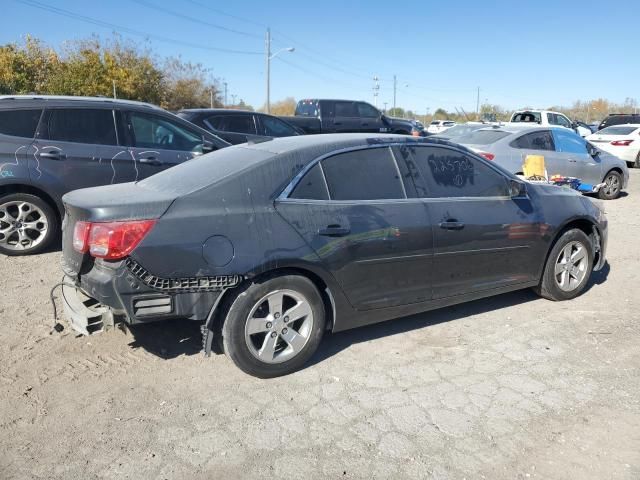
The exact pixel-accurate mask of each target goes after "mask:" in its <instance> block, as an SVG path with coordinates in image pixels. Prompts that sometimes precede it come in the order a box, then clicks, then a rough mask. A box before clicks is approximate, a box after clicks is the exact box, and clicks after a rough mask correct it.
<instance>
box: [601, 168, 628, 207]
mask: <svg viewBox="0 0 640 480" xmlns="http://www.w3.org/2000/svg"><path fill="white" fill-rule="evenodd" d="M604 184H605V185H604V187H602V188H601V189H600V191H599V192H598V196H599V197H600V199H601V200H615V199H616V198H618V197H619V196H620V192H621V191H622V175H620V174H619V173H618V172H616V171H615V170H611V171H610V172H609V173H607V175H606V176H605V177H604Z"/></svg>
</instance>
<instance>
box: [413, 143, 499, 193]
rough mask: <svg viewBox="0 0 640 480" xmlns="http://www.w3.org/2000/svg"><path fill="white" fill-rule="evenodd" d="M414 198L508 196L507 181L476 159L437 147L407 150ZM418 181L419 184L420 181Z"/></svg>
mask: <svg viewBox="0 0 640 480" xmlns="http://www.w3.org/2000/svg"><path fill="white" fill-rule="evenodd" d="M411 151H412V154H413V159H414V161H415V164H416V167H417V169H418V171H417V172H414V175H417V176H418V179H417V182H416V188H417V190H418V195H419V196H421V197H430V198H451V197H496V196H505V195H508V190H507V181H506V179H505V178H504V177H503V176H502V175H501V174H500V173H498V172H496V171H495V170H493V169H492V168H491V167H489V166H488V165H486V164H485V163H484V162H482V161H481V160H478V159H477V158H474V157H471V156H469V155H466V154H464V153H462V152H458V151H455V150H450V149H448V148H440V147H414V148H412V149H411ZM420 180H421V181H420Z"/></svg>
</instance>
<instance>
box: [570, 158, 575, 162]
mask: <svg viewBox="0 0 640 480" xmlns="http://www.w3.org/2000/svg"><path fill="white" fill-rule="evenodd" d="M576 162H577V160H574V159H573V158H570V159H569V163H576Z"/></svg>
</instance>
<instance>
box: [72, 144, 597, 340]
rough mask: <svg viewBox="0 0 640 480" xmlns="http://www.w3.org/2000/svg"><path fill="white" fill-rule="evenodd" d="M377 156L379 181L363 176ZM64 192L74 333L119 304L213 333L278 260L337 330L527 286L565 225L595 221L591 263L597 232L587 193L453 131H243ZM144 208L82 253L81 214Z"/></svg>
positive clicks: (105, 221)
mask: <svg viewBox="0 0 640 480" xmlns="http://www.w3.org/2000/svg"><path fill="white" fill-rule="evenodd" d="M370 162H371V164H370V165H369V163H370ZM353 165H359V169H360V170H359V171H360V174H359V176H360V178H354V177H351V176H349V168H351V166H353ZM387 167H388V172H389V173H388V175H389V177H388V180H389V181H388V182H383V183H381V184H380V185H378V184H375V183H372V181H370V178H371V175H385V173H384V171H386V170H385V169H387ZM372 172H375V173H372ZM380 172H383V173H380ZM370 174H371V175H370ZM434 179H435V182H434ZM474 182H475V183H474ZM356 185H358V186H357V187H356ZM367 185H368V186H369V187H367ZM381 185H382V186H381ZM378 187H380V188H381V189H382V190H381V191H380V192H378V193H377V194H375V195H369V194H368V193H367V188H372V189H375V188H378ZM359 195H360V196H361V197H363V198H359ZM368 197H374V198H368ZM375 197H381V198H375ZM64 204H65V210H66V217H65V226H64V240H63V250H64V258H63V269H64V272H65V275H66V280H65V283H66V287H65V290H64V291H65V302H66V307H67V311H68V313H69V316H70V317H71V320H72V323H73V324H75V326H76V328H78V329H79V330H80V331H82V332H83V333H91V332H92V331H98V330H101V329H102V328H103V326H104V323H105V322H107V323H108V322H110V321H111V318H112V317H113V316H120V317H122V319H123V320H124V321H125V322H127V323H129V324H137V323H145V322H150V321H156V320H162V319H169V318H184V319H190V320H194V321H200V322H203V321H206V322H207V323H206V332H207V334H209V332H213V334H215V335H220V332H221V331H222V325H223V324H224V322H225V315H226V312H227V311H228V305H232V304H233V299H234V298H235V297H234V296H237V293H236V292H244V291H247V290H246V288H248V287H247V286H248V285H252V284H255V283H259V282H260V281H263V280H261V279H265V278H266V279H273V278H274V277H277V276H278V275H285V274H286V275H296V276H301V277H304V278H306V279H308V280H309V281H311V282H312V283H313V285H314V286H315V288H316V289H317V291H318V294H319V295H320V296H321V298H322V299H323V302H324V307H323V308H324V311H325V313H326V319H325V320H326V322H324V323H323V328H324V329H327V330H332V331H340V330H345V329H349V328H354V327H358V326H362V325H366V324H371V323H375V322H379V321H383V320H389V319H392V318H397V317H401V316H405V315H409V314H414V313H417V312H422V311H426V310H430V309H434V308H439V307H443V306H447V305H451V304H456V303H460V302H464V301H467V300H472V299H476V298H481V297H486V296H490V295H495V294H499V293H502V292H507V291H511V290H516V289H521V288H527V287H533V286H536V285H538V284H539V283H540V278H541V275H542V272H543V268H544V264H545V260H546V258H547V256H548V254H549V251H550V248H551V247H552V246H553V244H554V242H555V241H556V240H557V239H558V237H559V235H560V234H561V233H562V232H563V231H565V230H566V229H567V228H577V229H580V230H582V231H583V232H585V234H586V235H588V236H589V238H590V239H591V242H592V244H593V248H594V252H595V254H594V258H593V263H594V268H596V269H598V268H601V267H602V265H603V264H604V261H605V260H604V259H605V247H606V238H607V224H606V219H605V218H604V214H603V213H602V212H601V211H600V210H599V208H598V207H597V206H596V205H595V204H594V203H593V202H592V201H591V200H590V199H588V198H586V197H582V196H580V195H577V194H576V193H575V192H573V191H571V190H568V189H562V188H559V187H555V186H538V185H531V184H525V183H524V182H522V181H520V180H518V179H517V178H516V177H514V176H512V175H511V174H510V173H508V172H507V171H506V170H503V169H502V168H500V167H498V166H496V165H493V164H492V163H491V162H488V161H486V160H484V159H483V158H481V157H479V156H477V155H476V154H475V153H473V152H472V151H471V150H468V149H466V148H464V147H461V146H460V145H456V144H452V143H449V142H446V141H439V140H434V141H430V140H429V139H416V138H412V137H405V136H396V135H373V136H372V135H366V134H339V135H314V136H301V137H288V138H281V139H275V140H272V141H268V142H263V143H259V144H255V145H251V144H246V145H237V146H233V147H229V148H226V149H224V150H220V151H218V152H214V153H211V154H208V155H204V156H202V157H200V158H198V159H195V160H193V161H190V162H187V163H185V164H183V165H180V166H178V167H175V168H174V169H172V170H171V171H167V172H162V173H160V174H157V175H155V176H153V177H150V178H148V179H145V180H143V181H140V182H137V183H129V184H121V185H111V186H104V187H97V188H92V189H85V190H79V191H75V192H71V193H69V194H67V195H65V197H64ZM145 221H148V222H151V223H152V225H151V227H150V228H149V230H148V231H147V232H146V234H145V235H143V238H142V239H141V240H140V241H139V243H138V244H137V245H135V247H134V248H133V249H132V250H131V251H129V252H126V254H125V255H124V256H122V257H121V258H117V259H112V260H110V259H104V258H94V256H93V255H92V253H91V252H92V251H93V250H91V251H86V248H87V247H86V245H84V247H85V250H84V252H82V250H83V248H82V247H83V245H82V239H80V240H79V239H78V231H77V230H78V225H80V226H81V227H82V226H83V225H84V223H80V222H87V223H88V224H91V225H110V222H125V223H126V222H134V223H135V222H145ZM80 237H81V235H80ZM74 243H76V245H75V246H74ZM93 248H94V247H93V246H91V249H93ZM78 250H80V251H78ZM98 250H99V249H98ZM96 251H97V250H96ZM589 271H590V270H589ZM225 305H227V307H225ZM226 308H227V309H226ZM276 318H277V316H276ZM269 323H271V322H269ZM285 330H286V329H285Z"/></svg>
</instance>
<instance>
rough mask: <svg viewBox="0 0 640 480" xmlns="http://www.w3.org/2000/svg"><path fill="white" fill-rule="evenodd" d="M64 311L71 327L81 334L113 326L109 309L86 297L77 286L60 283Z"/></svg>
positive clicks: (92, 332)
mask: <svg viewBox="0 0 640 480" xmlns="http://www.w3.org/2000/svg"><path fill="white" fill-rule="evenodd" d="M62 301H63V305H64V311H65V313H66V315H67V318H68V319H69V323H71V327H72V328H73V329H74V330H75V331H76V332H78V333H81V334H82V335H92V334H94V333H99V332H102V331H104V330H106V329H109V328H111V327H113V325H114V317H113V312H112V311H111V309H110V308H109V307H107V306H105V305H102V304H100V303H98V302H97V301H96V300H95V299H93V298H91V297H88V296H87V295H85V294H84V293H82V291H81V290H80V289H79V288H76V287H74V286H71V285H67V284H63V285H62Z"/></svg>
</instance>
